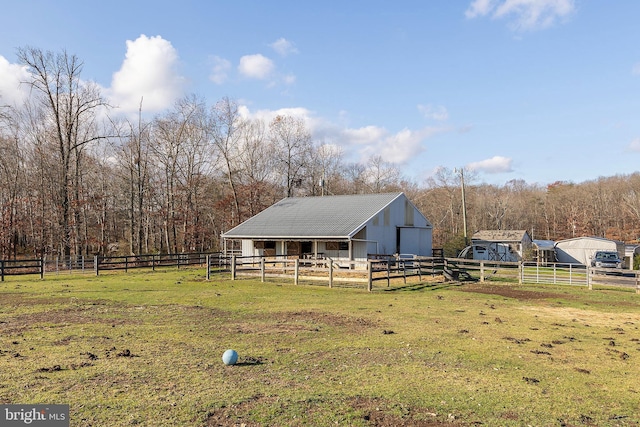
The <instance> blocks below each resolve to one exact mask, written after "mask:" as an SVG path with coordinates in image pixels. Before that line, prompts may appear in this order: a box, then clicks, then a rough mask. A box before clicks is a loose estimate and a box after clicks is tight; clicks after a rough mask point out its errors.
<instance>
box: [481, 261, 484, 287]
mask: <svg viewBox="0 0 640 427" xmlns="http://www.w3.org/2000/svg"><path fill="white" fill-rule="evenodd" d="M480 283H484V261H480Z"/></svg>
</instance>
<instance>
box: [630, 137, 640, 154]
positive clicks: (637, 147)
mask: <svg viewBox="0 0 640 427" xmlns="http://www.w3.org/2000/svg"><path fill="white" fill-rule="evenodd" d="M628 148H629V150H631V151H639V152H640V138H636V139H634V140H633V141H631V143H630V144H629V146H628Z"/></svg>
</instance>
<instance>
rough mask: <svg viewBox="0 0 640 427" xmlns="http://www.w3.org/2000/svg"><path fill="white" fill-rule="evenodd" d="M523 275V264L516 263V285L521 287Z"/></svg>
mask: <svg viewBox="0 0 640 427" xmlns="http://www.w3.org/2000/svg"><path fill="white" fill-rule="evenodd" d="M523 275H524V264H523V263H522V261H520V262H518V285H522V282H523V280H522V276H523Z"/></svg>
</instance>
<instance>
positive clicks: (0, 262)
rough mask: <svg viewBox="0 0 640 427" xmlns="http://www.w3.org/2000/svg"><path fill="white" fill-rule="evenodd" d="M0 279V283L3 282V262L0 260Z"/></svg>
mask: <svg viewBox="0 0 640 427" xmlns="http://www.w3.org/2000/svg"><path fill="white" fill-rule="evenodd" d="M0 278H1V280H0V281H1V282H4V260H3V259H0Z"/></svg>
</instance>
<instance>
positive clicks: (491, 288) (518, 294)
mask: <svg viewBox="0 0 640 427" xmlns="http://www.w3.org/2000/svg"><path fill="white" fill-rule="evenodd" d="M460 290H461V291H463V292H475V293H479V294H488V295H500V296H502V297H505V298H515V299H518V300H520V301H530V300H543V299H553V298H566V297H567V296H566V295H564V294H556V293H552V292H540V291H530V290H526V289H518V288H516V287H514V286H508V285H486V284H479V283H478V284H472V285H468V286H465V287H463V288H460Z"/></svg>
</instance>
